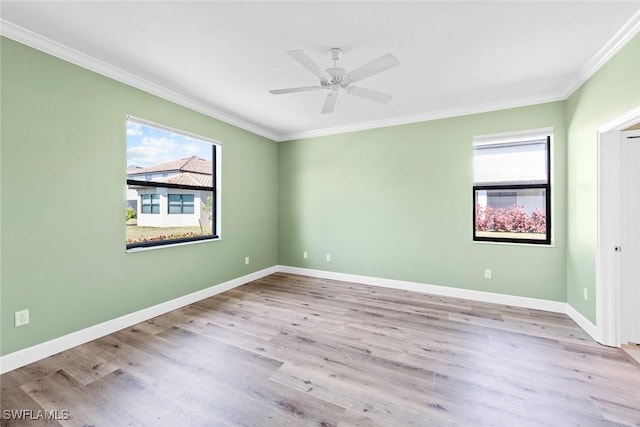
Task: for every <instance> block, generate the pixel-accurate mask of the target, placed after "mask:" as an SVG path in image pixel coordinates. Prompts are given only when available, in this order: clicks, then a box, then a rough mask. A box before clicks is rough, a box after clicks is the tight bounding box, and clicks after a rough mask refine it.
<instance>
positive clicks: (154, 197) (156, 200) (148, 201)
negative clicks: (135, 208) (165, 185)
mask: <svg viewBox="0 0 640 427" xmlns="http://www.w3.org/2000/svg"><path fill="white" fill-rule="evenodd" d="M141 197H142V210H141V213H143V214H159V213H160V195H159V194H143V195H142V196H141Z"/></svg>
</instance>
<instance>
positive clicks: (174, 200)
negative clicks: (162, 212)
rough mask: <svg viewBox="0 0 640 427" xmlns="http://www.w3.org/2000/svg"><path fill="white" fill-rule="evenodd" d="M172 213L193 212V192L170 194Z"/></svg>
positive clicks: (170, 209) (170, 210)
mask: <svg viewBox="0 0 640 427" xmlns="http://www.w3.org/2000/svg"><path fill="white" fill-rule="evenodd" d="M169 213H170V214H192V213H193V194H169Z"/></svg>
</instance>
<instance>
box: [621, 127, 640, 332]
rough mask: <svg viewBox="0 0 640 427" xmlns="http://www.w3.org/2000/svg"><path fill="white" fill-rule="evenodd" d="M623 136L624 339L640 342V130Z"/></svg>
mask: <svg viewBox="0 0 640 427" xmlns="http://www.w3.org/2000/svg"><path fill="white" fill-rule="evenodd" d="M621 138H622V140H621V144H620V145H621V147H620V158H621V162H620V163H621V165H620V166H621V168H620V178H621V179H620V181H621V186H622V188H621V193H620V196H621V197H620V225H621V227H620V243H621V248H622V252H621V253H620V256H621V259H620V335H621V336H620V338H621V341H622V343H623V344H624V343H627V342H633V343H638V344H640V130H633V131H626V132H622V133H621Z"/></svg>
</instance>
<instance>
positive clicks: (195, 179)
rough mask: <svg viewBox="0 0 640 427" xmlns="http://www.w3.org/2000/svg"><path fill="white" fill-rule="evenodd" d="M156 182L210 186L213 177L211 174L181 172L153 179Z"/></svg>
mask: <svg viewBox="0 0 640 427" xmlns="http://www.w3.org/2000/svg"><path fill="white" fill-rule="evenodd" d="M154 181H158V182H167V183H170V184H182V185H201V186H203V187H211V186H212V185H213V177H212V176H211V174H209V175H204V174H201V173H191V172H183V173H181V174H178V175H173V176H170V177H168V178H158V179H154Z"/></svg>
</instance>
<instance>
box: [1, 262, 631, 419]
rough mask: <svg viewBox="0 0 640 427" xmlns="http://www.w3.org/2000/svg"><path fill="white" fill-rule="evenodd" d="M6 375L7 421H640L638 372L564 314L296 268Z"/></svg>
mask: <svg viewBox="0 0 640 427" xmlns="http://www.w3.org/2000/svg"><path fill="white" fill-rule="evenodd" d="M0 382H1V387H2V392H1V397H0V407H1V408H2V410H3V411H1V412H0V418H1V421H0V422H1V424H2V426H13V425H19V426H41V425H51V426H57V425H64V426H89V425H91V426H278V427H281V426H285V427H286V426H342V427H347V426H510V427H511V426H541V425H544V426H617V425H622V426H640V367H639V366H638V365H636V364H634V363H633V362H632V361H631V360H630V359H629V358H628V357H627V356H626V355H625V354H624V353H623V352H622V351H621V350H620V349H614V348H608V347H604V346H601V345H599V344H597V343H596V342H594V341H593V340H592V339H591V338H590V337H589V336H587V335H586V334H585V333H584V332H583V331H582V330H581V329H580V328H579V327H578V326H577V325H576V324H575V323H574V322H573V321H572V320H571V319H569V318H568V317H567V316H565V315H562V314H554V313H547V312H543V311H537V310H529V309H522V308H515V307H508V306H502V305H494V304H486V303H478V302H472V301H466V300H462V299H456V298H445V297H439V296H433V295H427V294H419V293H414V292H408V291H399V290H391V289H384V288H378V287H371V286H364V285H357V284H352V283H345V282H337V281H331V280H322V279H314V278H309V277H303V276H296V275H289V274H274V275H271V276H268V277H265V278H263V279H260V280H257V281H255V282H252V283H249V284H247V285H244V286H241V287H239V288H236V289H234V290H231V291H228V292H225V293H223V294H220V295H217V296H215V297H212V298H209V299H206V300H203V301H200V302H198V303H196V304H193V305H191V306H188V307H184V308H182V309H179V310H176V311H174V312H171V313H168V314H166V315H163V316H160V317H157V318H155V319H152V320H149V321H147V322H144V323H141V324H139V325H136V326H134V327H131V328H128V329H125V330H122V331H119V332H117V333H114V334H112V335H109V336H106V337H104V338H100V339H98V340H95V341H92V342H90V343H87V344H84V345H81V346H79V347H76V348H73V349H71V350H68V351H65V352H63V353H60V354H57V355H55V356H52V357H49V358H47V359H44V360H42V361H39V362H37V363H33V364H31V365H28V366H25V367H23V368H21V369H17V370H15V371H12V372H9V373H6V374H4V375H2V376H1V377H0ZM8 410H25V411H28V410H31V411H32V412H31V414H32V415H33V416H35V415H37V414H38V411H45V410H46V411H59V412H58V413H57V415H58V416H57V417H56V418H58V420H47V421H43V420H22V421H16V420H9V419H6V418H8V417H7V416H6V415H7V412H6V411H8ZM61 411H68V413H63V412H61ZM48 413H49V414H50V412H48ZM64 414H68V417H65V416H61V415H64ZM62 418H68V419H62Z"/></svg>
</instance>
